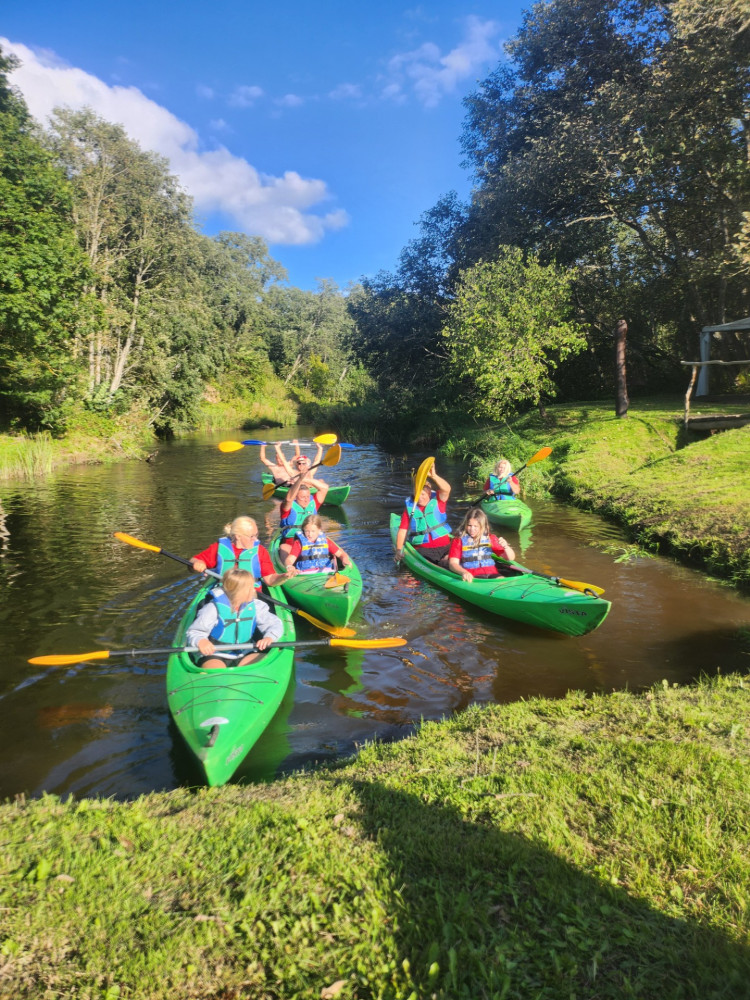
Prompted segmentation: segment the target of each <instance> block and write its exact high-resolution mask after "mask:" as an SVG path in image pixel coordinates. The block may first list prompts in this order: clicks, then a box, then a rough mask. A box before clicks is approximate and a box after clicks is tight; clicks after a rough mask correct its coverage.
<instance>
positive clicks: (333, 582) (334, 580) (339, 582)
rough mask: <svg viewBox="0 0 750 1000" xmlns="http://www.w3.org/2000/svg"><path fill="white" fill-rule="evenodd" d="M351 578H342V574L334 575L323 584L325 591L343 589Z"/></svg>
mask: <svg viewBox="0 0 750 1000" xmlns="http://www.w3.org/2000/svg"><path fill="white" fill-rule="evenodd" d="M350 582H351V577H349V576H344V574H343V573H334V574H333V576H329V577H328V579H327V580H326V582H325V589H326V590H331V589H332V588H333V587H343V586H344V584H345V583H350Z"/></svg>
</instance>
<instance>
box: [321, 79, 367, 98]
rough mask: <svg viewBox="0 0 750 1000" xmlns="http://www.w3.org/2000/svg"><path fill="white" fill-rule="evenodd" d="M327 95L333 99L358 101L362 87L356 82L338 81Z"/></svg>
mask: <svg viewBox="0 0 750 1000" xmlns="http://www.w3.org/2000/svg"><path fill="white" fill-rule="evenodd" d="M328 96H329V97H331V98H333V100H334V101H346V100H351V101H358V100H359V99H360V98H361V97H362V88H361V87H360V86H359V84H358V83H340V84H339V85H338V87H334V89H333V90H332V91H330V93H329V94H328Z"/></svg>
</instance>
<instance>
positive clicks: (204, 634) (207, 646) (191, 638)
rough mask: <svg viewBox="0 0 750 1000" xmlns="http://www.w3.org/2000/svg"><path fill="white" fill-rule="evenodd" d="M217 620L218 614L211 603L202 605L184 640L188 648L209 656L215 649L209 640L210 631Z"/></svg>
mask: <svg viewBox="0 0 750 1000" xmlns="http://www.w3.org/2000/svg"><path fill="white" fill-rule="evenodd" d="M218 620H219V613H218V611H217V610H216V605H215V604H214V602H213V601H209V603H208V604H204V605H203V607H202V608H201V609H200V611H199V612H198V614H197V615H196V616H195V620H194V621H193V624H192V625H191V626H190V628H189V629H188V630H187V633H186V635H185V638H186V640H187V644H188V645H189V646H197V647H198V649H199V650H200V651H201V653H202V654H203V656H210V655H211V653H213V652H214V650H215V649H216V647H215V646H214V644H213V643H212V642H211V640H210V639H209V635H210V634H211V630H212V629H213V627H214V625H215V624H216V623H217V621H218Z"/></svg>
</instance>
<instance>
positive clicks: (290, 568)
mask: <svg viewBox="0 0 750 1000" xmlns="http://www.w3.org/2000/svg"><path fill="white" fill-rule="evenodd" d="M301 551H302V546H301V545H300V543H299V539H298V538H295V539H294V541H293V542H292V547H291V549H289V554H288V555H287V556H285V558H284V565H285V566H286V569H287V573H292V574H296V573H297V572H299V571H298V570H297V568H296V567H295V565H294V564H295V563H296V562H297V560H298V559H299V554H300V552H301Z"/></svg>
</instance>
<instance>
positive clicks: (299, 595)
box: [270, 535, 362, 625]
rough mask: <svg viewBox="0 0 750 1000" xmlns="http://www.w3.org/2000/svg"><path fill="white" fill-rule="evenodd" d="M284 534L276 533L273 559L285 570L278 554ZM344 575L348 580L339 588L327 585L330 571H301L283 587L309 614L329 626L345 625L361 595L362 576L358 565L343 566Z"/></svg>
mask: <svg viewBox="0 0 750 1000" xmlns="http://www.w3.org/2000/svg"><path fill="white" fill-rule="evenodd" d="M280 543H281V536H280V535H277V536H276V538H274V540H273V542H272V543H271V549H270V551H271V558H272V559H273V562H274V565H275V567H276V569H277V570H278V571H279V572H280V573H283V572H284V564H283V562H282V560H281V557H280V556H279V545H280ZM341 573H342V575H343V576H346V577H347V578H348V580H347V582H346V583H344V584H342V585H341V586H338V587H326V583H327V582H328V581H330V579H331V574H330V573H298V574H297V576H293V577H292V578H291V580H287V581H286V583H282V585H281V589H282V590H283V591H284V593H285V594H286V596H287V599H288V600H289V601H291V602H292V604H296V605H297V607H298V608H302V610H303V611H306V612H307V613H308V614H309V615H314V617H315V618H321V619H322V620H323V621H324V622H328V623H329V624H330V625H346V623H347V622H348V621H349V619H350V618H351V615H352V612H353V611H354V609H355V608H356V607H357V605H358V604H359V601H360V598H361V597H362V576H361V575H360V572H359V570H358V569H357V567H356V565H355V564H354V563H352V565H351V566H346V567H343V568H342V570H341Z"/></svg>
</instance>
